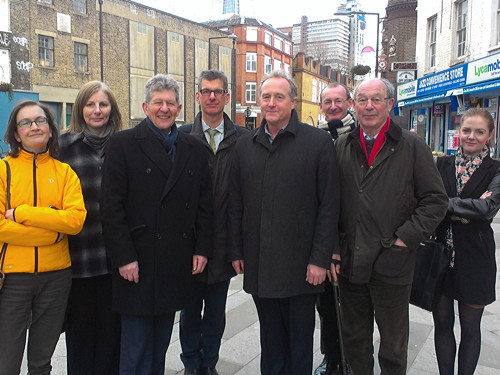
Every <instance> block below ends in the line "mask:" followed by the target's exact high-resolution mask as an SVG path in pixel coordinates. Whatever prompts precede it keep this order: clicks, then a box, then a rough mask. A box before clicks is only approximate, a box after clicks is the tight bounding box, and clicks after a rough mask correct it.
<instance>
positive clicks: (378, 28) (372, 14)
mask: <svg viewBox="0 0 500 375" xmlns="http://www.w3.org/2000/svg"><path fill="white" fill-rule="evenodd" d="M355 14H363V15H368V16H377V45H376V47H375V78H378V44H379V38H380V35H379V33H380V14H378V13H375V12H356V11H348V10H346V11H340V12H336V13H334V14H333V15H334V16H353V15H355Z"/></svg>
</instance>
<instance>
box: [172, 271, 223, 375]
mask: <svg viewBox="0 0 500 375" xmlns="http://www.w3.org/2000/svg"><path fill="white" fill-rule="evenodd" d="M228 288H229V280H227V281H222V282H220V283H216V284H210V285H209V284H205V283H201V282H198V283H197V285H196V289H195V292H194V294H193V299H192V303H190V304H189V305H188V306H187V307H186V308H185V309H184V310H182V311H181V319H180V323H179V327H180V331H179V335H180V341H181V346H182V354H181V360H182V363H184V367H185V368H187V369H197V368H201V367H209V368H214V367H215V365H216V364H217V361H218V360H219V349H220V343H221V340H222V335H223V334H224V328H225V327H226V300H227V290H228ZM202 310H203V316H202Z"/></svg>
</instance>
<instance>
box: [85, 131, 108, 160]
mask: <svg viewBox="0 0 500 375" xmlns="http://www.w3.org/2000/svg"><path fill="white" fill-rule="evenodd" d="M113 134H114V130H113V129H112V127H111V126H107V125H106V131H105V132H104V134H103V135H97V134H94V133H92V132H91V131H90V130H89V128H88V127H87V126H85V127H84V128H83V142H84V143H86V144H87V145H89V146H90V147H92V148H93V149H94V150H96V151H97V153H98V154H99V156H102V155H103V153H104V148H105V147H106V144H107V143H108V141H109V138H110V137H111V136H112V135H113Z"/></svg>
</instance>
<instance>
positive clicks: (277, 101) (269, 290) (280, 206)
mask: <svg viewBox="0 0 500 375" xmlns="http://www.w3.org/2000/svg"><path fill="white" fill-rule="evenodd" d="M297 91H298V90H297V86H296V84H295V82H294V80H293V79H291V78H290V77H288V75H287V74H286V73H285V72H284V71H273V72H271V73H270V74H269V75H266V76H264V78H263V79H262V81H261V83H260V85H259V97H260V103H261V112H262V114H263V116H264V120H263V121H262V123H261V125H260V127H259V128H257V129H255V130H253V131H252V132H250V133H249V134H245V135H243V136H241V137H240V138H239V139H238V142H237V144H236V146H235V150H234V156H235V157H234V159H233V165H232V169H231V189H230V209H229V216H230V236H232V243H231V251H232V253H231V258H232V260H233V266H234V268H235V270H236V272H237V273H244V284H243V288H244V290H245V291H246V292H247V293H250V294H252V297H253V300H254V302H255V306H256V308H257V312H258V315H259V323H260V344H261V366H260V369H261V373H262V374H266V375H274V374H276V375H277V374H289V375H295V374H297V375H299V374H300V375H303V374H310V373H311V372H312V348H313V333H314V323H315V314H314V306H315V302H316V299H317V296H318V293H320V292H322V291H323V282H324V281H325V278H326V272H327V270H328V269H331V259H332V254H333V253H334V251H336V250H338V249H337V224H338V210H339V207H338V204H339V199H338V198H339V179H338V163H337V158H336V155H335V146H334V143H333V142H332V138H331V136H330V135H329V134H327V133H325V132H324V131H323V130H320V129H317V128H314V127H311V126H309V125H307V124H304V123H301V122H299V120H298V116H297V112H296V111H295V104H296V99H297Z"/></svg>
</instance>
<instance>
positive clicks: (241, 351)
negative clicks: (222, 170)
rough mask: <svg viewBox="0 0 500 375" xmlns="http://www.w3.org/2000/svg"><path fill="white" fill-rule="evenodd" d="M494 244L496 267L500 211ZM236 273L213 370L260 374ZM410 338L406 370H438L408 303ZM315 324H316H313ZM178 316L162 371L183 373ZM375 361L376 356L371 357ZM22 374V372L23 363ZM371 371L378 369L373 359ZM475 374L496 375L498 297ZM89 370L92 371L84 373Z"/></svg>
mask: <svg viewBox="0 0 500 375" xmlns="http://www.w3.org/2000/svg"><path fill="white" fill-rule="evenodd" d="M493 229H494V231H495V237H496V243H497V254H496V255H497V264H498V269H499V270H500V216H499V218H496V219H495V220H494V223H493ZM242 282H243V279H242V277H241V276H238V277H236V278H234V279H233V280H232V281H231V285H230V287H229V296H228V302H227V327H226V331H225V332H224V337H223V343H222V346H221V350H220V360H219V363H218V365H217V369H218V371H219V373H220V374H221V375H257V374H259V373H260V372H259V361H260V345H259V323H258V318H257V312H256V310H255V306H254V304H253V301H252V298H251V297H250V296H249V295H248V294H246V293H245V292H244V291H243V290H242ZM496 285H497V298H499V299H500V273H497V284H496ZM410 321H411V325H410V343H409V356H408V374H409V375H424V374H425V375H429V374H430V375H433V374H436V375H437V374H438V370H437V363H436V355H435V352H434V339H433V332H434V331H433V322H432V316H431V314H430V313H429V312H427V311H424V310H421V309H419V308H416V307H414V306H411V308H410ZM316 326H317V327H319V324H317V325H316ZM178 328H179V325H178V318H177V319H176V324H175V327H174V332H173V334H172V340H171V344H170V347H169V350H168V353H167V361H166V372H165V373H166V374H167V375H174V374H183V365H182V362H181V360H180V358H179V354H180V351H181V349H180V343H179V331H178ZM455 328H456V332H457V337H459V336H458V334H459V332H460V327H459V322H458V317H457V322H456V324H455ZM314 339H315V340H314V345H315V346H314V351H315V355H314V356H315V357H314V363H315V365H317V364H319V363H320V362H321V359H322V355H321V353H320V351H319V329H316V330H315V337H314ZM374 344H375V350H376V352H377V351H378V344H379V337H378V334H377V333H376V334H375V337H374ZM65 355H66V353H65V343H64V335H62V336H61V339H60V340H59V343H58V346H57V348H56V352H55V354H54V357H53V359H52V365H53V371H52V374H54V375H65V374H66V367H65V366H66V357H65ZM376 361H377V360H376ZM22 374H23V375H24V374H26V363H23V371H22ZM375 374H380V370H379V368H378V363H376V365H375ZM476 374H479V375H500V301H497V302H495V303H493V304H491V305H489V306H487V307H486V309H485V312H484V316H483V319H482V349H481V356H480V358H479V365H478V367H477V371H476ZM89 375H92V374H89Z"/></svg>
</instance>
